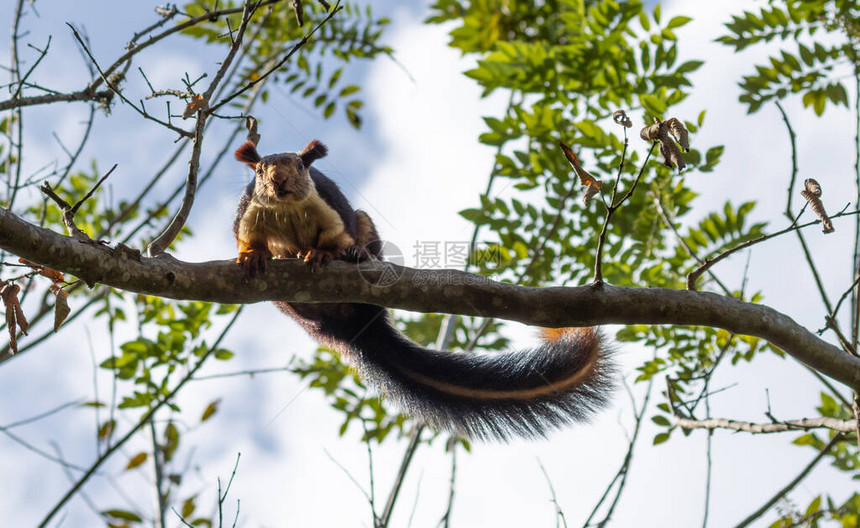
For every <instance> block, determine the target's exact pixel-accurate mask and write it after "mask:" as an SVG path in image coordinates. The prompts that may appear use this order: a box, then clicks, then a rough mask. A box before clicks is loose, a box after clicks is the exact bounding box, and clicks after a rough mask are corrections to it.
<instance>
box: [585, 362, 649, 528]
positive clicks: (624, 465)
mask: <svg viewBox="0 0 860 528" xmlns="http://www.w3.org/2000/svg"><path fill="white" fill-rule="evenodd" d="M652 384H653V378H651V379H650V380H648V387H647V389H646V392H645V398H644V399H643V400H642V407H640V410H639V412H638V413H637V412H636V407H635V406H634V407H633V418H634V420H635V422H636V425H635V426H634V428H633V435H632V436H631V437H630V440H629V442H628V444H627V453H626V454H625V455H624V460H623V461H622V462H621V467H620V468H618V471H617V472H616V473H615V476H614V477H612V480H611V481H610V482H609V485H607V486H606V489H605V490H604V492H603V495H602V496H601V497H600V500H598V501H597V504H595V505H594V508H593V509H592V510H591V514H589V516H588V519H586V520H585V523H583V526H590V525H591V520H592V519H593V518H594V516H595V515H597V512H598V510H600V507H601V506H602V505H603V503H604V502H605V501H606V499H607V498H608V497H609V493H610V492H611V491H612V489H613V488H614V487H615V483H616V482H619V480H620V483H619V484H618V489H617V490H616V492H615V498H614V499H613V501H612V504H611V505H610V507H609V510H608V511H607V513H606V516H605V517H604V518H603V520H602V521H600V522H598V523H597V526H599V527H603V526H605V525H606V524H607V523H608V522H609V520H610V518H611V517H612V513H613V511H614V510H615V507H616V505H617V504H618V501H619V499H620V498H621V493H622V492H623V491H624V485H625V483H626V482H627V475H628V474H629V473H630V465H631V463H632V462H633V448H634V447H635V446H636V440H637V438H639V431H640V430H641V425H642V421H643V418H644V417H645V410H646V409H647V408H648V402H649V400H650V399H651V387H652ZM628 390H629V387H628ZM631 398H632V396H631ZM634 404H635V401H634Z"/></svg>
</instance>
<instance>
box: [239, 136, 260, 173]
mask: <svg viewBox="0 0 860 528" xmlns="http://www.w3.org/2000/svg"><path fill="white" fill-rule="evenodd" d="M236 159H237V160H239V161H241V162H242V163H245V164H246V165H248V166H249V167H251V168H254V166H255V165H256V164H257V163H259V162H260V160H261V159H262V158H261V157H260V154H259V153H258V152H257V146H256V145H254V144H253V143H252V142H250V141H246V142H245V143H243V144H242V146H241V147H239V148H238V149H237V150H236Z"/></svg>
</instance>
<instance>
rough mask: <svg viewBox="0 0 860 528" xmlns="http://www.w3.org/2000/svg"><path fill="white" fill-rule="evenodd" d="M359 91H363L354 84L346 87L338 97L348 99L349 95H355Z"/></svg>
mask: <svg viewBox="0 0 860 528" xmlns="http://www.w3.org/2000/svg"><path fill="white" fill-rule="evenodd" d="M359 90H361V88H359V87H358V86H356V85H354V84H350V85H349V86H345V87H344V88H343V90H341V91H340V93H339V94H337V96H338V97H346V96H348V95H352V94H354V93H355V92H357V91H359Z"/></svg>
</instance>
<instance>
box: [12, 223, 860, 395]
mask: <svg viewBox="0 0 860 528" xmlns="http://www.w3.org/2000/svg"><path fill="white" fill-rule="evenodd" d="M0 248H2V249H4V250H6V251H9V252H11V253H14V254H16V255H18V256H20V257H23V258H25V259H27V260H30V261H33V262H36V263H38V264H41V265H44V266H48V267H50V268H53V269H57V270H60V271H64V272H66V273H69V274H72V275H75V276H77V277H80V278H81V279H83V280H84V281H85V282H87V283H88V284H91V285H93V284H95V283H102V284H106V285H108V286H112V287H114V288H118V289H122V290H127V291H133V292H138V293H144V294H150V295H157V296H161V297H169V298H173V299H196V300H202V301H211V302H219V303H242V304H246V303H255V302H260V301H272V300H284V301H293V302H362V303H369V304H375V305H379V306H387V307H390V308H400V309H403V310H411V311H417V312H441V313H455V314H463V315H473V316H481V317H497V318H501V319H507V320H511V321H519V322H521V323H525V324H529V325H539V326H550V327H561V326H594V325H601V324H678V325H701V326H711V327H715V328H723V329H725V330H727V331H729V332H733V333H735V334H740V335H750V336H756V337H760V338H762V339H766V340H768V341H769V342H770V343H772V344H773V345H775V346H777V347H779V348H781V349H783V350H784V351H786V352H787V353H789V354H791V355H792V356H794V357H795V358H796V359H798V360H799V361H801V362H803V363H805V364H806V365H808V366H810V367H812V368H813V369H815V370H817V371H819V372H821V373H822V374H825V375H827V376H829V377H831V378H833V379H835V380H837V381H840V382H842V383H844V384H845V385H847V386H849V387H851V388H852V389H855V390H858V389H860V358H856V357H853V356H850V355H848V354H846V353H845V352H844V351H842V350H841V349H840V348H838V347H836V346H834V345H831V344H829V343H827V342H825V341H824V340H822V339H821V338H819V337H817V336H815V335H814V334H812V333H811V332H809V331H808V330H807V329H805V328H803V327H802V326H800V325H799V324H797V323H796V322H795V321H794V320H792V319H791V318H790V317H788V316H787V315H785V314H783V313H780V312H778V311H777V310H774V309H773V308H770V307H768V306H765V305H761V304H751V303H745V302H742V301H739V300H737V299H732V298H728V297H723V296H721V295H717V294H714V293H708V292H692V291H683V290H670V289H665V288H627V287H618V286H611V285H608V284H594V285H590V286H579V287H572V288H571V287H551V288H532V287H524V286H515V285H513V284H505V283H500V282H496V281H493V280H492V279H488V278H486V277H481V276H479V275H473V274H471V273H465V272H462V271H456V270H439V271H437V270H417V269H412V268H406V267H402V266H396V265H393V264H389V263H382V262H370V263H364V264H361V265H359V266H356V265H354V264H349V263H345V262H334V263H332V264H331V265H329V266H327V267H326V268H323V269H321V270H317V271H316V273H314V272H313V270H312V269H311V268H310V267H309V266H306V265H304V264H303V263H301V262H299V261H276V262H272V263H271V265H270V266H269V270H268V272H267V273H265V274H263V275H261V276H259V277H256V278H254V279H248V278H246V277H245V276H243V274H242V273H241V271H240V270H239V267H238V266H236V264H235V263H234V262H233V261H232V259H231V260H229V261H214V262H203V263H187V262H182V261H179V260H176V259H174V258H173V257H170V256H166V255H164V256H161V257H158V258H144V257H139V256H138V254H137V253H136V252H133V251H129V249H128V248H126V247H124V246H121V247H120V250H114V249H110V248H106V247H102V246H99V245H94V244H83V243H81V242H79V241H77V240H75V239H73V238H71V237H66V236H63V235H60V234H57V233H54V232H52V231H49V230H47V229H42V228H40V227H37V226H35V225H32V224H30V223H28V222H26V221H25V220H23V219H21V218H19V217H18V216H17V215H15V214H14V213H12V212H10V211H7V210H3V209H0ZM391 273H394V274H396V275H397V276H398V277H399V279H398V280H397V281H394V282H393V283H389V282H388V280H387V279H388V277H390V276H391Z"/></svg>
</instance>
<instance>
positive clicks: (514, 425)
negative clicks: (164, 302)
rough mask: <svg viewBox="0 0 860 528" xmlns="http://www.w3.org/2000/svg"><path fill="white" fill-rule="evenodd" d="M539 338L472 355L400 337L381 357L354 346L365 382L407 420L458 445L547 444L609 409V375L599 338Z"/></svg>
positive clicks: (566, 334) (585, 334)
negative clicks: (554, 434) (555, 434)
mask: <svg viewBox="0 0 860 528" xmlns="http://www.w3.org/2000/svg"><path fill="white" fill-rule="evenodd" d="M384 324H385V325H386V326H387V325H388V322H387V321H386V322H385V323H384ZM381 326H382V324H380V327H381ZM377 328H379V327H377ZM393 332H394V330H393V329H390V328H385V329H384V330H383V331H382V333H383V334H386V336H385V337H386V338H388V337H393V335H392V334H393ZM377 337H379V336H377ZM544 337H545V338H546V340H545V341H546V343H545V344H544V345H542V346H540V347H538V348H534V349H532V350H524V351H512V352H508V353H499V354H496V353H491V354H479V355H472V354H465V353H456V352H442V351H435V350H428V349H425V348H423V347H420V346H418V345H416V344H415V343H412V342H409V341H408V340H406V339H404V338H403V337H402V336H399V337H398V338H397V339H385V342H386V344H387V345H388V347H386V348H388V352H387V353H385V354H384V355H383V354H380V347H378V346H373V345H378V344H379V342H376V343H370V342H364V341H365V340H364V339H362V338H359V339H357V340H356V342H355V343H353V345H357V348H358V349H360V352H361V353H360V355H359V357H360V359H359V362H360V363H362V364H363V365H362V367H363V368H361V369H360V370H361V371H362V373H363V374H364V377H365V378H369V380H370V381H371V382H373V383H374V384H375V385H377V387H379V388H380V389H381V390H382V392H385V393H387V395H388V396H389V397H390V398H391V399H392V400H393V402H394V403H395V404H396V405H397V406H399V407H400V408H401V409H403V410H404V411H405V412H406V413H407V414H410V415H412V416H413V417H414V418H416V419H418V420H419V421H423V422H425V423H428V424H430V425H432V426H434V427H436V428H437V429H440V430H445V431H449V432H451V433H452V434H454V435H455V436H457V437H461V438H471V439H475V440H498V441H503V442H504V441H509V440H512V439H514V438H517V437H524V438H540V437H546V436H548V435H549V433H550V432H551V431H553V430H556V429H561V428H563V427H565V426H567V425H570V424H572V423H584V422H588V421H589V420H590V419H591V418H592V416H593V415H594V414H595V413H596V412H597V411H599V410H601V409H603V408H605V407H607V406H608V405H609V401H610V396H611V393H612V388H613V382H612V380H613V379H614V373H615V368H614V365H613V361H612V358H611V349H610V348H609V347H607V346H606V345H605V343H604V340H603V338H602V336H601V334H600V332H599V331H598V330H596V329H594V328H566V329H552V330H548V331H545V336H544ZM392 343H393V344H394V347H392V346H391V345H392Z"/></svg>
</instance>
